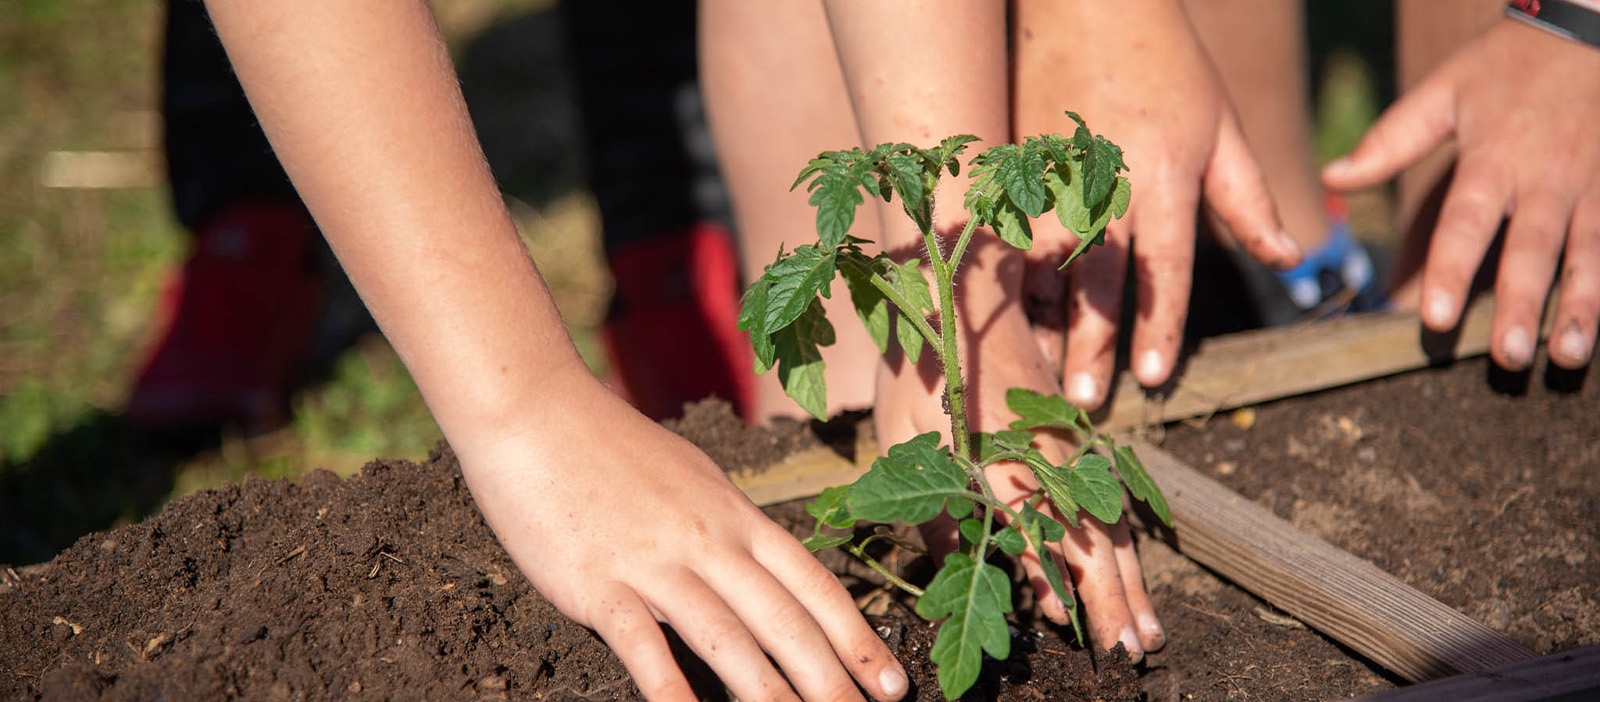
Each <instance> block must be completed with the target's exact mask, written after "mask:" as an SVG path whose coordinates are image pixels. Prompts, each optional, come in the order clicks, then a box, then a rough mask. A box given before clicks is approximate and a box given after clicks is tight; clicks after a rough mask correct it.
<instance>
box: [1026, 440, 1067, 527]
mask: <svg viewBox="0 0 1600 702" xmlns="http://www.w3.org/2000/svg"><path fill="white" fill-rule="evenodd" d="M1034 453H1038V452H1037V450H1035V451H1034ZM1028 467H1029V468H1032V469H1033V477H1035V478H1037V479H1038V480H1039V487H1041V488H1044V494H1045V496H1046V497H1048V498H1050V501H1051V502H1053V503H1055V506H1056V511H1057V512H1060V513H1061V515H1062V516H1064V517H1066V518H1067V521H1068V522H1069V523H1071V524H1072V527H1073V528H1074V529H1076V528H1077V527H1078V509H1079V508H1078V501H1077V499H1076V498H1074V497H1073V493H1072V480H1071V470H1069V469H1065V468H1061V467H1060V466H1054V465H1051V464H1050V462H1049V461H1048V460H1045V457H1044V455H1043V454H1039V455H1037V456H1034V455H1032V454H1030V456H1029V459H1028Z"/></svg>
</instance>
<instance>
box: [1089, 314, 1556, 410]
mask: <svg viewBox="0 0 1600 702" xmlns="http://www.w3.org/2000/svg"><path fill="white" fill-rule="evenodd" d="M1551 299H1552V303H1553V301H1554V296H1552V298H1551ZM1549 309H1551V308H1547V311H1546V314H1545V324H1544V326H1543V328H1542V329H1541V332H1540V338H1541V339H1544V338H1547V337H1548V336H1549V333H1550V327H1551V325H1552V323H1553V322H1552V320H1553V316H1554V315H1553V314H1551V313H1550V312H1549ZM1493 319H1494V300H1493V297H1492V296H1488V295H1485V296H1481V297H1479V298H1478V299H1477V300H1475V301H1474V302H1473V303H1472V304H1471V305H1470V306H1469V307H1468V308H1467V310H1466V312H1465V313H1464V314H1463V315H1462V319H1461V324H1460V325H1458V327H1457V328H1456V330H1455V332H1454V333H1453V334H1434V333H1425V332H1424V331H1423V328H1422V321H1421V319H1420V318H1419V317H1418V316H1417V314H1416V313H1415V312H1374V313H1364V314H1358V315H1352V316H1349V317H1345V318H1342V319H1335V320H1330V321H1322V322H1315V323H1309V324H1299V325H1293V326H1287V327H1273V328H1268V329H1257V330H1252V331H1246V332H1240V333H1237V334H1228V335H1224V336H1219V337H1214V338H1211V339H1206V340H1203V341H1201V342H1200V344H1199V346H1198V347H1196V349H1195V350H1194V352H1193V353H1191V354H1189V355H1188V356H1187V357H1186V359H1185V360H1184V363H1183V366H1182V367H1180V368H1179V371H1178V374H1177V376H1176V380H1175V381H1174V383H1173V385H1172V387H1170V388H1168V389H1166V390H1165V392H1164V393H1161V395H1162V396H1161V397H1160V398H1159V399H1152V396H1151V394H1150V393H1148V392H1147V391H1146V390H1145V389H1144V388H1143V387H1141V386H1140V385H1139V383H1138V382H1137V381H1136V380H1134V379H1133V376H1132V375H1131V374H1129V373H1127V372H1124V373H1122V374H1121V376H1119V377H1118V379H1117V387H1116V390H1115V392H1113V393H1112V395H1111V400H1110V401H1109V402H1108V403H1107V409H1105V410H1103V411H1102V412H1101V413H1100V414H1101V415H1102V416H1100V417H1099V418H1097V419H1096V423H1097V424H1098V425H1099V426H1101V427H1102V428H1104V429H1106V430H1110V431H1116V430H1120V429H1127V428H1131V427H1136V426H1143V425H1148V424H1160V423H1164V422H1170V421H1176V420H1179V419H1187V418H1189V417H1198V416H1205V415H1209V414H1212V413H1215V412H1219V411H1223V410H1229V409H1233V408H1235V407H1243V406H1246V405H1252V404H1257V403H1261V402H1266V401H1268V400H1276V399H1279V398H1284V397H1290V396H1293V395H1299V394H1304V393H1308V392H1315V391H1318V390H1326V389H1329V388H1334V387H1339V386H1341V385H1349V384H1351V383H1358V382H1361V381H1364V380H1371V379H1373V378H1379V377H1383V376H1387V375H1394V374H1396V373H1403V372H1405V371H1409V370H1416V369H1418V368H1425V367H1427V366H1429V365H1437V364H1439V363H1444V362H1448V361H1452V360H1459V359H1464V358H1471V357H1474V356H1480V355H1483V354H1484V353H1487V352H1488V350H1489V329H1490V325H1491V323H1492V322H1493Z"/></svg>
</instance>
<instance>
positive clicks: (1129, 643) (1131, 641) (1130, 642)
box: [1118, 624, 1144, 663]
mask: <svg viewBox="0 0 1600 702" xmlns="http://www.w3.org/2000/svg"><path fill="white" fill-rule="evenodd" d="M1118 640H1119V641H1121V642H1122V647H1123V648H1124V649H1127V651H1128V660H1131V661H1133V662H1135V663H1138V662H1139V661H1141V660H1143V659H1144V646H1142V645H1140V644H1139V634H1138V632H1136V631H1134V630H1133V625H1132V624H1129V625H1128V626H1125V627H1123V628H1122V637H1121V638H1120V639H1118Z"/></svg>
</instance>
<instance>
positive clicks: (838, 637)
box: [729, 532, 910, 702]
mask: <svg viewBox="0 0 1600 702" xmlns="http://www.w3.org/2000/svg"><path fill="white" fill-rule="evenodd" d="M758 541H759V543H757V544H755V546H754V547H753V549H752V550H753V551H754V553H755V554H757V556H756V557H757V560H758V561H759V563H760V565H761V566H764V568H765V569H764V570H759V572H755V571H752V572H751V574H750V579H752V580H756V579H762V578H764V579H765V580H767V581H769V582H770V583H771V584H772V585H774V586H778V587H781V588H783V589H784V592H783V593H782V594H781V596H780V595H773V597H772V599H771V602H779V601H782V600H784V599H785V598H786V599H787V601H788V603H792V604H793V605H794V606H795V607H797V608H798V610H797V611H788V612H780V611H778V610H777V609H776V607H775V606H774V605H770V604H768V605H764V611H759V612H755V613H754V615H755V616H756V617H757V618H756V619H748V620H747V621H762V622H766V623H767V625H769V626H776V627H777V630H778V631H785V630H787V629H788V628H789V625H788V624H786V621H788V620H792V621H800V620H801V618H802V617H804V618H805V619H807V620H809V621H810V622H811V630H812V631H815V632H816V633H817V634H818V635H819V636H822V637H824V638H825V639H826V640H825V641H817V642H815V645H814V646H811V647H808V648H804V649H802V650H801V651H800V652H799V656H800V657H805V658H809V659H815V660H806V661H802V662H796V663H794V664H791V662H790V660H788V659H786V658H785V657H783V656H779V652H778V650H777V649H776V648H774V647H773V646H768V648H767V650H769V651H772V652H773V654H774V656H778V660H779V663H781V664H782V665H783V667H784V670H785V671H788V673H789V679H791V680H795V679H796V677H795V673H796V671H797V669H798V668H800V667H802V666H804V667H809V668H815V667H816V662H817V661H821V660H824V659H826V660H828V661H830V662H831V663H832V668H833V670H834V671H836V673H837V675H835V678H836V679H834V680H832V682H831V683H830V684H829V685H823V686H821V689H820V690H816V691H813V690H808V689H806V688H804V687H802V689H801V690H800V693H801V694H802V695H804V696H805V698H806V699H808V700H822V701H824V702H826V701H828V700H833V699H844V698H843V697H836V696H833V695H834V693H835V691H837V690H838V689H840V688H839V687H838V686H839V684H840V682H841V681H842V683H843V685H844V686H845V687H847V688H848V689H849V690H850V692H852V693H854V691H855V687H854V685H852V684H850V681H849V679H848V678H846V677H844V675H843V671H841V670H840V669H839V665H838V663H839V662H843V663H844V667H845V669H848V670H849V674H850V676H852V677H854V678H855V679H856V680H857V681H858V682H860V683H861V686H862V687H863V688H865V689H866V690H867V694H870V695H872V697H873V698H874V699H877V700H882V701H884V702H892V701H893V700H898V699H900V698H901V697H903V696H904V695H905V694H906V690H907V689H908V688H909V687H910V683H909V682H908V679H907V677H906V673H905V670H904V669H903V668H901V667H900V662H899V661H897V660H895V658H894V654H892V653H890V652H889V647H888V646H886V645H885V644H884V643H883V640H882V639H880V638H878V635H877V634H876V633H874V632H873V631H872V628H871V627H870V626H868V625H867V622H866V620H865V619H863V618H862V617H861V612H860V611H859V610H857V609H856V606H855V601H854V600H852V599H851V598H850V594H849V593H848V592H847V591H846V590H845V589H844V587H843V586H841V585H840V584H839V580H838V578H836V577H835V576H834V575H833V573H830V572H828V569H827V568H824V567H823V566H822V563H821V562H819V561H818V560H817V559H816V558H815V557H813V556H812V555H811V553H810V552H808V551H806V549H805V547H804V546H801V545H800V543H799V542H797V541H795V540H794V538H793V537H792V536H790V535H789V534H788V533H787V532H783V533H782V536H781V537H772V538H767V537H758ZM729 582H739V581H737V580H730V581H729ZM752 594H755V593H754V590H752ZM744 596H745V595H743V594H741V595H740V597H741V598H742V597H744ZM828 647H831V649H832V650H833V653H834V656H835V658H828V657H825V656H818V655H817V652H818V651H826V650H828ZM814 695H820V696H814ZM857 697H858V698H859V695H857Z"/></svg>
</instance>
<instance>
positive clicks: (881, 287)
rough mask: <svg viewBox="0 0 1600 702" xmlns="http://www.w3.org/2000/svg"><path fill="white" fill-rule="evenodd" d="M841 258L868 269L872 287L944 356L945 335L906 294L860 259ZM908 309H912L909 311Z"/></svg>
mask: <svg viewBox="0 0 1600 702" xmlns="http://www.w3.org/2000/svg"><path fill="white" fill-rule="evenodd" d="M840 260H841V261H842V262H843V263H844V264H845V265H848V266H855V267H856V268H858V269H861V270H864V271H866V273H867V281H868V282H870V283H872V287H874V288H877V289H878V292H881V293H883V296H884V298H885V299H887V300H888V301H889V302H891V303H893V304H894V306H895V308H896V309H898V310H900V318H901V320H909V321H910V322H911V325H912V326H914V327H916V329H917V331H918V332H919V333H921V334H922V338H924V339H926V340H927V341H928V346H930V347H932V348H933V351H934V353H937V354H939V357H940V358H941V359H942V358H944V339H943V335H942V334H940V333H939V332H938V331H937V330H935V329H934V328H933V325H931V324H928V320H927V319H926V318H924V317H923V316H922V315H921V314H919V313H917V312H916V311H915V308H913V307H912V306H911V303H910V302H909V301H908V300H906V298H905V296H904V295H901V294H900V291H899V290H896V289H895V287H894V286H893V285H890V284H889V281H888V280H887V279H885V278H884V277H883V276H882V275H879V274H878V272H877V271H875V270H872V269H871V268H869V267H867V266H864V265H862V263H861V262H860V261H857V260H854V259H851V258H848V257H846V258H841V259H840ZM907 310H912V311H911V312H907Z"/></svg>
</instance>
